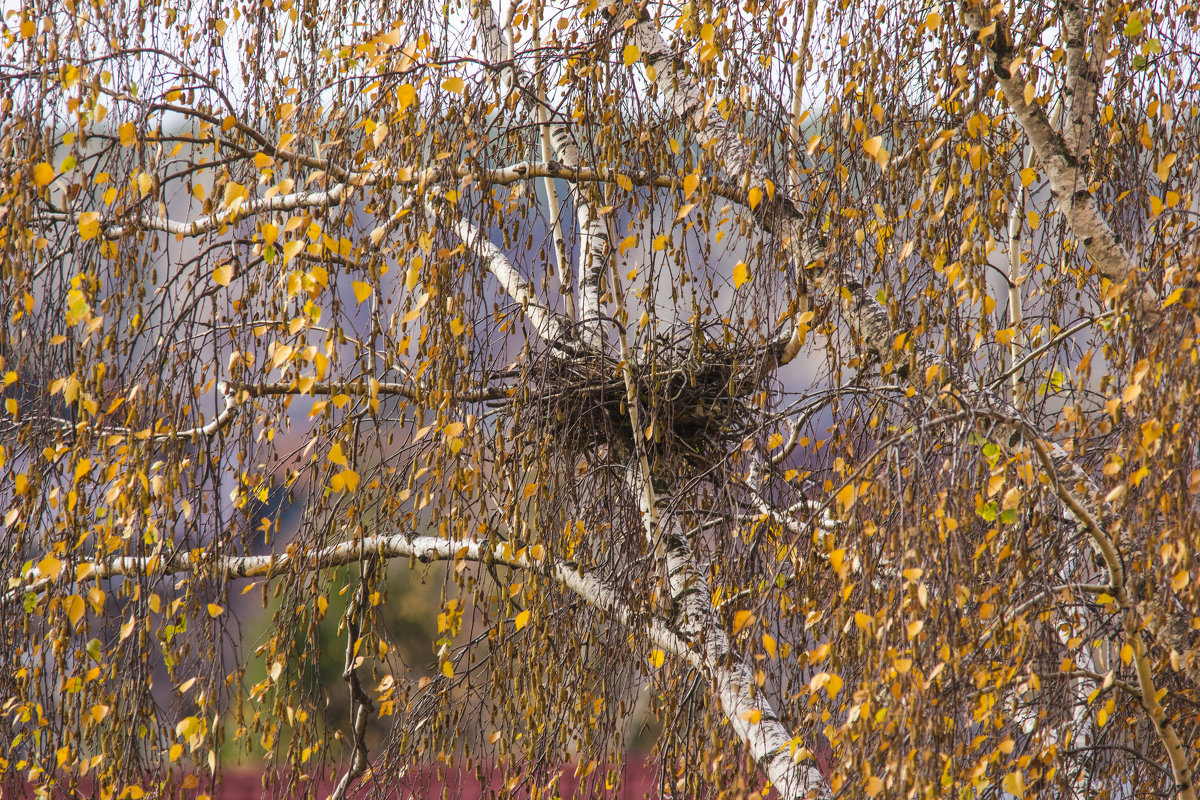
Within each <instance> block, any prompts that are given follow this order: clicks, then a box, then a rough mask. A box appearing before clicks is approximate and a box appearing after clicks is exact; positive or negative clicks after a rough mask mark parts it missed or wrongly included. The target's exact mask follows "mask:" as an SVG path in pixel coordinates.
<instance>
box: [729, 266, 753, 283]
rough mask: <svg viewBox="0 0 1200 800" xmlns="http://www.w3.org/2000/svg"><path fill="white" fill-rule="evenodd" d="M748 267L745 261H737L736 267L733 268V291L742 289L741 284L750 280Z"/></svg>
mask: <svg viewBox="0 0 1200 800" xmlns="http://www.w3.org/2000/svg"><path fill="white" fill-rule="evenodd" d="M750 277H751V276H750V267H748V266H747V265H746V262H745V261H739V262H738V263H737V266H735V267H734V268H733V287H734V288H735V289H740V288H742V284H743V283H745V282H746V281H748V280H750Z"/></svg>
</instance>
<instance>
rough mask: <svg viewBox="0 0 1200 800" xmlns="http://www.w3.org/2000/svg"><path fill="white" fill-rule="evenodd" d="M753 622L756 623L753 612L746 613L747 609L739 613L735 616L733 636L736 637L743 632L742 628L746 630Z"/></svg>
mask: <svg viewBox="0 0 1200 800" xmlns="http://www.w3.org/2000/svg"><path fill="white" fill-rule="evenodd" d="M753 621H754V614H752V613H751V612H749V611H746V610H745V609H742V610H741V611H739V612H737V613H736V614H734V615H733V634H734V635H735V636H736V635H737V634H738V633H740V632H741V630H742V628H745V627H746V626H747V625H749V624H750V623H751V622H753Z"/></svg>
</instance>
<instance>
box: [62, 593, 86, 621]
mask: <svg viewBox="0 0 1200 800" xmlns="http://www.w3.org/2000/svg"><path fill="white" fill-rule="evenodd" d="M63 605H64V606H65V607H66V610H67V619H69V620H70V621H71V627H77V626H78V625H79V620H81V619H83V613H84V612H85V611H86V610H87V603H86V602H84V599H83V598H82V597H80V596H79V595H77V594H73V595H71V596H70V597H68V598H66V599H65V600H63Z"/></svg>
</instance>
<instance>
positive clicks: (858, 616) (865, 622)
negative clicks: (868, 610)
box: [854, 611, 875, 633]
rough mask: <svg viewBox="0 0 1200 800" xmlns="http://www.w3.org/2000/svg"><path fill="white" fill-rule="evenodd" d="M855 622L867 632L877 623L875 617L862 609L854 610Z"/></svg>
mask: <svg viewBox="0 0 1200 800" xmlns="http://www.w3.org/2000/svg"><path fill="white" fill-rule="evenodd" d="M854 624H855V625H857V626H858V627H859V628H861V629H862V630H864V631H866V632H867V633H870V632H871V628H872V627H874V625H875V618H874V617H872V616H871V615H870V614H864V613H862V612H861V611H855V612H854Z"/></svg>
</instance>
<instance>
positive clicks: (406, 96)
mask: <svg viewBox="0 0 1200 800" xmlns="http://www.w3.org/2000/svg"><path fill="white" fill-rule="evenodd" d="M416 99H417V90H416V89H414V88H413V87H412V86H411V85H410V84H407V83H402V84H400V88H399V89H397V90H396V102H397V103H399V105H400V110H401V111H403V110H404V109H406V108H408V107H409V106H411V105H412V104H413V103H414V102H415V101H416Z"/></svg>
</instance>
